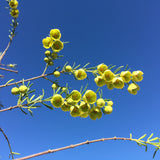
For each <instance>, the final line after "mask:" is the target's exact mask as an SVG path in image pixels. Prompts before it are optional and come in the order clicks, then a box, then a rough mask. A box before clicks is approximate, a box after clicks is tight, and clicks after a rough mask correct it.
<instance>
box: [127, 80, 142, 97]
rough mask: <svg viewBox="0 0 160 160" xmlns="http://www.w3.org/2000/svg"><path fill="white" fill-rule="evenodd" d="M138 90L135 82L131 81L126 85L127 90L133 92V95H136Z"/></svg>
mask: <svg viewBox="0 0 160 160" xmlns="http://www.w3.org/2000/svg"><path fill="white" fill-rule="evenodd" d="M139 90H140V87H139V86H138V85H137V84H135V83H131V84H129V86H128V92H129V93H131V94H133V95H136V94H137V91H139Z"/></svg>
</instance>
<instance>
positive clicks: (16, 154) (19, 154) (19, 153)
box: [12, 152, 20, 155]
mask: <svg viewBox="0 0 160 160" xmlns="http://www.w3.org/2000/svg"><path fill="white" fill-rule="evenodd" d="M12 154H16V155H20V153H17V152H12Z"/></svg>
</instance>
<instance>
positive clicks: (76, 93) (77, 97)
mask: <svg viewBox="0 0 160 160" xmlns="http://www.w3.org/2000/svg"><path fill="white" fill-rule="evenodd" d="M70 98H71V99H72V100H73V102H79V101H80V99H81V93H80V92H79V91H77V90H73V91H72V92H71V96H70Z"/></svg>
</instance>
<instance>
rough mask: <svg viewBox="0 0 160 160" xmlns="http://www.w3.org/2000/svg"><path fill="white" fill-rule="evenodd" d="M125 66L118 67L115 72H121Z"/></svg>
mask: <svg viewBox="0 0 160 160" xmlns="http://www.w3.org/2000/svg"><path fill="white" fill-rule="evenodd" d="M123 67H124V66H120V67H118V68H117V69H116V70H115V71H114V73H117V72H119V71H120V70H121V69H122V68H123Z"/></svg>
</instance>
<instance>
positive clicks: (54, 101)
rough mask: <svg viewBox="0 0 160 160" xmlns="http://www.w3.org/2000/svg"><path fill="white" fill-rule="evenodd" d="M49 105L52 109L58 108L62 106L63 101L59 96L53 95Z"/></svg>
mask: <svg viewBox="0 0 160 160" xmlns="http://www.w3.org/2000/svg"><path fill="white" fill-rule="evenodd" d="M51 103H52V105H53V106H54V107H56V108H59V107H61V106H62V105H63V103H64V99H63V97H62V96H61V95H60V94H55V95H53V97H52V99H51Z"/></svg>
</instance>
